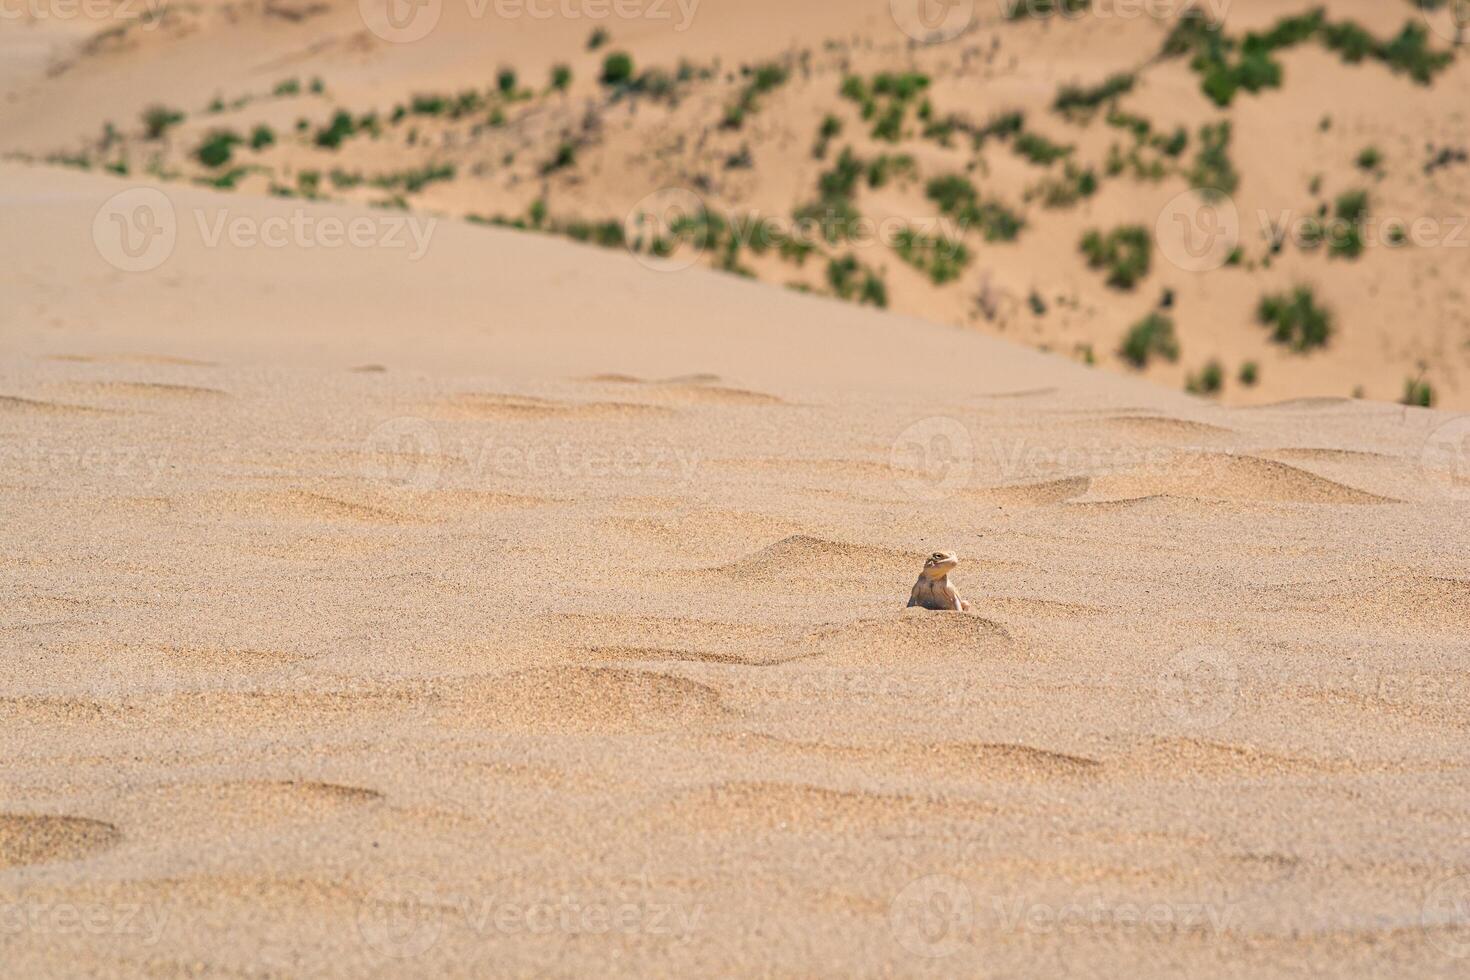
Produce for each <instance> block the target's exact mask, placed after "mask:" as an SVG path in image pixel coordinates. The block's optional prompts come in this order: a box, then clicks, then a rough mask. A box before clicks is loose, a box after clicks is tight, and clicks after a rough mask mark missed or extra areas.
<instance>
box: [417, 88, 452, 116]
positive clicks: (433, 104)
mask: <svg viewBox="0 0 1470 980" xmlns="http://www.w3.org/2000/svg"><path fill="white" fill-rule="evenodd" d="M449 105H450V103H449V99H448V98H446V97H445V96H443V95H439V94H438V93H428V94H420V95H415V96H414V97H413V98H412V99H410V100H409V103H408V111H409V112H412V113H413V114H414V115H416V116H440V115H443V114H444V113H446V112H448V111H449Z"/></svg>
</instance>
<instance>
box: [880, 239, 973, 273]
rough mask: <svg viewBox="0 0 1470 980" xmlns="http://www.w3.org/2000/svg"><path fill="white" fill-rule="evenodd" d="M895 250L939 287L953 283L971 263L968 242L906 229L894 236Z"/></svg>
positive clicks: (900, 256)
mask: <svg viewBox="0 0 1470 980" xmlns="http://www.w3.org/2000/svg"><path fill="white" fill-rule="evenodd" d="M893 250H894V251H895V252H897V253H898V257H899V258H901V259H903V260H904V261H905V262H907V263H908V264H909V265H911V266H913V267H914V268H915V269H918V270H919V271H920V272H923V273H925V274H927V275H928V276H929V279H930V280H931V281H932V282H933V283H934V285H936V286H943V285H944V284H945V283H948V282H953V281H954V280H956V279H958V278H959V277H960V273H962V272H964V271H965V267H966V266H968V265H969V264H970V250H969V249H968V248H966V247H965V243H964V242H956V241H950V240H949V239H947V238H943V237H932V236H929V235H923V234H920V233H918V232H916V231H914V230H913V229H911V228H905V229H903V230H902V231H900V232H899V233H898V234H897V235H896V236H895V238H894V243H893Z"/></svg>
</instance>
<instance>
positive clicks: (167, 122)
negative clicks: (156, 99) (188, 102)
mask: <svg viewBox="0 0 1470 980" xmlns="http://www.w3.org/2000/svg"><path fill="white" fill-rule="evenodd" d="M183 121H184V114H183V113H182V112H180V111H179V110H178V109H170V108H169V107H168V106H165V105H151V106H149V107H148V108H146V109H144V110H143V135H144V137H145V138H146V139H150V140H157V139H162V138H163V137H164V135H165V134H166V133H167V132H168V131H169V130H170V129H172V128H173V127H174V126H177V125H178V124H179V123H181V122H183Z"/></svg>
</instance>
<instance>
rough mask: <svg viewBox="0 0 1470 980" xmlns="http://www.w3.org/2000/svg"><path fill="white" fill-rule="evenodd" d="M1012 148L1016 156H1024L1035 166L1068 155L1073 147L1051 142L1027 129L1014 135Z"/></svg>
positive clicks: (1048, 163) (1047, 163)
mask: <svg viewBox="0 0 1470 980" xmlns="http://www.w3.org/2000/svg"><path fill="white" fill-rule="evenodd" d="M1012 149H1014V150H1015V151H1016V155H1017V156H1020V157H1024V158H1025V159H1027V160H1029V161H1031V162H1032V163H1034V164H1036V165H1037V166H1040V167H1049V166H1051V165H1052V164H1053V163H1055V162H1056V161H1058V160H1060V159H1062V158H1063V157H1067V156H1070V155H1071V154H1072V150H1073V147H1071V146H1063V145H1062V144H1060V143H1053V142H1052V141H1051V140H1049V139H1047V138H1046V137H1045V136H1042V135H1041V134H1040V133H1033V132H1031V131H1029V130H1027V131H1024V132H1021V133H1018V134H1017V135H1016V139H1015V142H1014V143H1012Z"/></svg>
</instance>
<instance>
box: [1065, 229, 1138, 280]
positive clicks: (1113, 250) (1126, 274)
mask: <svg viewBox="0 0 1470 980" xmlns="http://www.w3.org/2000/svg"><path fill="white" fill-rule="evenodd" d="M1152 250H1153V240H1152V239H1151V238H1150V237H1149V234H1148V229H1146V228H1144V227H1143V226H1142V225H1125V226H1123V227H1121V228H1115V229H1113V230H1112V231H1110V232H1108V233H1107V234H1106V235H1105V234H1103V233H1102V232H1100V231H1097V230H1095V229H1094V230H1092V231H1089V232H1088V233H1087V234H1085V235H1083V236H1082V254H1083V255H1086V256H1087V264H1088V265H1089V266H1091V267H1092V268H1094V269H1107V270H1108V280H1107V281H1108V285H1109V286H1112V287H1113V288H1114V289H1132V288H1133V287H1134V286H1136V285H1138V283H1139V281H1140V280H1142V279H1143V278H1144V277H1145V276H1147V275H1148V270H1149V265H1150V263H1151V256H1152Z"/></svg>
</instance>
